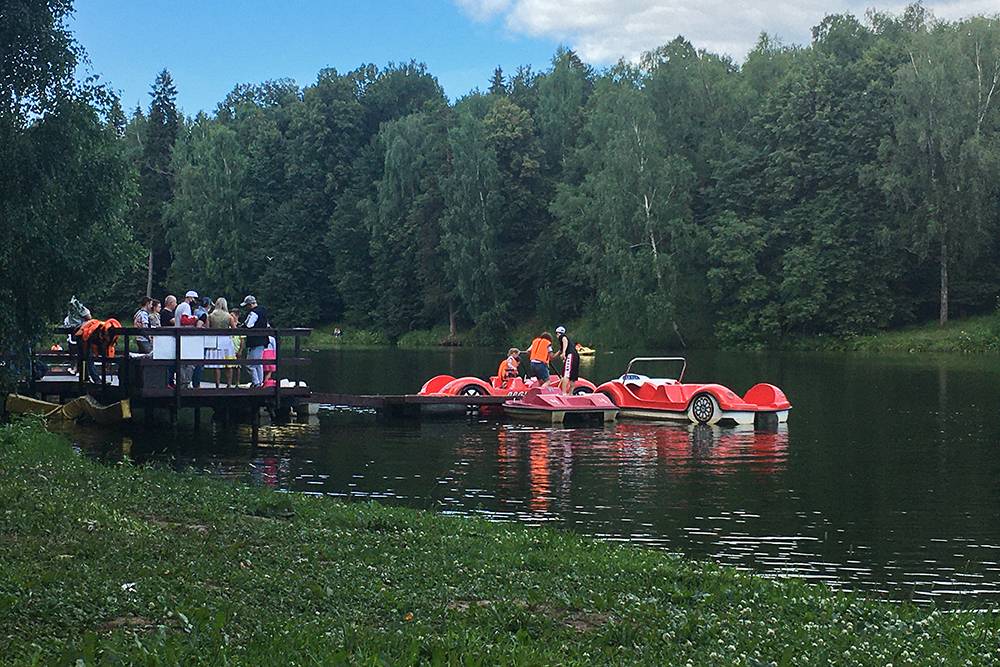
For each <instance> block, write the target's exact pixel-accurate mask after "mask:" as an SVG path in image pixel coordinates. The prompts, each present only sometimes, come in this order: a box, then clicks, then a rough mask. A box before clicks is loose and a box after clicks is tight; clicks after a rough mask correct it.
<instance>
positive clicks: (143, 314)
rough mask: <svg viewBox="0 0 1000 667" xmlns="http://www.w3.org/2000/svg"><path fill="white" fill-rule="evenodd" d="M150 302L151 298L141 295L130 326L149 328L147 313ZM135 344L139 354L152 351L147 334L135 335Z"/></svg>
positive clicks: (151, 344) (149, 308) (151, 343)
mask: <svg viewBox="0 0 1000 667" xmlns="http://www.w3.org/2000/svg"><path fill="white" fill-rule="evenodd" d="M152 304H153V300H152V299H150V298H149V297H148V296H144V297H142V300H141V301H139V310H137V311H135V314H134V315H132V326H134V327H135V328H136V329H148V328H149V313H150V310H151V308H152ZM135 346H136V347H137V348H138V349H139V352H140V353H141V354H149V353H150V352H152V351H153V341H152V339H150V337H149V336H136V337H135Z"/></svg>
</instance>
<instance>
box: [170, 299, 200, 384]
mask: <svg viewBox="0 0 1000 667" xmlns="http://www.w3.org/2000/svg"><path fill="white" fill-rule="evenodd" d="M197 300H198V293H197V292H195V291H194V290H188V291H187V293H186V294H185V295H184V300H183V301H181V302H180V303H179V304H177V310H175V311H174V326H177V327H193V326H195V324H197V322H198V320H196V319H195V318H194V315H193V314H192V311H191V304H193V303H195V302H196V301H197ZM178 343H180V341H179V340H178ZM193 376H194V366H181V369H180V377H179V378H177V381H178V382H180V383H181V384H182V385H183V386H185V387H186V386H187V385H188V384H190V383H191V378H192V377H193Z"/></svg>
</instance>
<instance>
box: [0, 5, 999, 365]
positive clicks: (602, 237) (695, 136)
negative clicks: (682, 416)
mask: <svg viewBox="0 0 1000 667" xmlns="http://www.w3.org/2000/svg"><path fill="white" fill-rule="evenodd" d="M15 5H17V11H11V10H10V9H9V8H8V6H6V5H4V6H3V7H0V18H2V19H4V20H3V21H0V40H2V41H0V48H3V49H5V50H2V51H0V55H3V56H4V58H5V69H4V78H3V81H2V85H3V89H2V91H0V92H2V93H3V101H4V107H3V114H4V116H3V122H4V125H3V132H4V135H3V136H2V137H0V138H2V139H4V142H3V144H2V145H0V151H3V153H2V155H3V157H5V158H6V162H5V164H4V165H3V167H0V169H3V170H5V171H4V172H3V173H4V174H10V175H12V177H11V178H8V179H7V180H6V181H4V182H3V183H0V190H2V192H3V193H4V194H3V196H4V199H3V202H4V206H5V207H6V209H5V211H7V210H9V213H8V214H7V216H6V218H5V219H4V222H7V221H8V220H12V221H17V220H21V221H27V220H29V219H35V218H33V217H32V216H35V217H37V216H38V215H40V213H39V211H46V212H47V213H46V215H47V216H49V217H51V218H52V219H53V220H56V219H65V218H66V216H69V217H71V218H73V217H74V216H79V215H82V213H81V211H91V214H90V218H92V219H91V220H89V221H88V225H91V226H90V227H87V226H84V228H81V229H97V228H98V227H99V226H100V225H105V231H104V233H106V234H108V237H109V238H119V241H118V242H116V243H114V244H112V247H109V248H100V249H87V248H88V245H87V243H89V241H88V240H86V239H85V238H84V237H86V234H87V232H84V231H81V232H80V233H81V234H82V235H83V236H81V237H79V238H76V237H74V241H73V247H74V248H84V249H87V250H86V252H89V253H96V256H99V257H104V258H105V261H113V262H114V263H115V273H116V274H117V275H118V276H119V278H118V279H117V280H119V281H121V280H126V281H131V282H133V283H141V277H137V276H135V275H134V274H131V275H129V272H130V271H135V270H136V267H134V266H133V263H132V262H131V260H130V259H129V257H130V251H129V250H128V249H129V248H132V247H134V246H133V245H132V244H131V243H130V242H129V241H128V239H127V235H126V236H125V237H115V234H119V233H120V232H121V230H120V229H119V228H118V227H116V226H115V225H116V224H118V223H119V222H120V220H121V218H122V216H127V218H128V219H129V220H131V221H132V222H133V227H134V228H135V231H136V235H137V236H138V238H139V239H140V240H141V241H142V243H143V245H144V246H145V247H146V249H147V251H148V250H152V255H151V257H152V259H153V267H154V270H153V277H152V280H153V283H154V287H156V288H159V287H162V286H163V284H164V281H165V279H166V278H167V276H168V275H169V278H170V282H171V284H172V285H174V286H175V289H182V288H186V287H187V286H188V285H190V286H192V287H195V288H196V289H200V290H201V291H205V292H208V293H211V294H213V296H214V295H217V294H224V295H226V296H229V297H230V298H239V296H241V295H242V294H245V293H255V294H256V295H257V296H259V297H261V299H262V300H263V301H264V302H265V303H267V304H268V305H269V306H270V307H271V309H272V312H273V313H274V314H275V316H276V317H275V319H276V321H278V322H284V323H288V324H292V323H322V322H331V321H338V322H339V321H346V322H348V323H349V324H351V325H353V326H358V327H362V326H363V327H373V328H379V329H381V330H383V331H384V332H385V333H387V334H388V335H389V336H390V337H396V336H399V335H402V334H403V333H405V332H406V331H409V330H411V329H414V328H424V327H431V326H436V325H439V324H443V323H444V322H450V323H451V325H452V328H453V330H454V328H455V326H456V325H457V324H458V323H461V324H462V325H465V326H471V327H473V328H475V329H476V331H477V332H479V333H480V334H481V335H480V338H481V339H486V338H499V337H500V336H501V335H502V334H503V332H504V331H506V330H508V329H509V328H510V327H511V326H512V324H513V323H514V322H516V321H521V320H523V319H525V318H532V317H535V318H545V319H546V320H551V319H554V318H559V319H566V318H581V319H584V320H588V321H591V322H593V323H595V324H596V325H597V326H596V327H595V329H603V331H604V332H605V333H606V334H607V336H608V337H609V338H610V337H615V338H616V339H618V340H623V341H624V340H631V341H636V342H643V343H647V344H658V345H676V344H679V343H683V342H684V341H685V340H687V342H694V343H697V344H707V343H712V342H714V341H718V342H721V343H722V344H724V345H738V346H761V345H767V344H781V341H782V340H783V339H786V338H789V337H796V336H803V335H821V334H832V335H851V334H856V333H861V332H865V331H871V330H873V329H878V328H882V327H887V326H892V325H897V324H902V323H907V322H913V321H915V320H918V319H920V318H923V317H927V316H929V315H930V314H931V311H932V309H933V310H935V311H937V313H938V315H939V317H940V318H941V319H942V321H943V320H944V319H945V318H946V317H947V316H948V314H949V312H951V311H954V312H957V313H965V312H979V311H983V310H987V309H990V308H992V307H993V305H994V304H995V301H996V297H997V295H998V293H1000V244H997V243H996V242H995V239H996V237H997V231H998V226H1000V206H998V202H1000V190H998V186H997V185H996V184H997V183H998V182H1000V178H998V176H1000V144H998V138H1000V125H998V124H1000V110H998V109H997V107H998V104H1000V22H998V21H997V20H996V19H988V18H973V19H969V20H965V21H960V22H945V21H936V20H934V19H933V18H932V17H931V16H930V15H929V13H928V12H927V11H926V10H924V9H923V8H922V7H921V6H920V5H914V6H911V7H909V8H907V9H906V10H904V11H903V12H902V13H899V14H887V13H878V12H871V13H869V14H867V15H866V16H865V18H864V20H859V19H858V18H855V17H853V16H850V15H846V14H844V15H831V16H828V17H826V18H825V19H823V20H822V21H821V22H820V23H819V24H818V25H817V26H816V27H815V29H814V30H813V38H812V42H811V43H810V44H809V45H807V46H795V45H790V46H786V45H783V44H781V43H779V42H777V41H776V40H774V39H773V38H771V37H770V36H768V35H766V34H765V35H761V37H760V39H759V40H758V42H757V44H756V46H755V47H754V49H752V50H751V52H750V53H749V54H748V56H747V58H746V59H745V60H744V61H743V63H742V64H741V65H737V64H736V63H734V62H733V61H732V60H730V59H729V58H728V57H724V56H718V55H715V54H712V53H709V52H706V51H703V50H698V49H697V48H695V47H694V46H693V45H692V44H691V43H690V42H688V41H686V40H685V39H683V38H682V37H678V38H677V39H674V40H672V41H670V42H668V43H667V44H664V45H663V46H661V47H659V48H656V49H653V50H652V51H650V52H649V53H647V54H644V55H643V56H642V57H641V58H640V59H639V61H638V63H637V64H634V65H629V64H626V63H620V64H618V65H616V66H614V67H611V68H608V69H606V70H603V71H597V70H595V69H593V68H591V67H590V66H588V65H586V64H585V63H583V62H582V61H581V60H580V59H579V57H578V56H577V55H576V54H575V53H573V52H572V51H569V50H566V49H559V50H558V51H557V52H556V54H555V56H554V57H553V59H552V62H551V65H550V67H549V68H548V69H547V70H545V71H542V72H534V71H532V69H531V68H530V67H527V66H522V67H519V68H518V69H517V70H516V71H515V72H514V73H513V75H506V74H505V73H504V72H503V71H502V70H501V69H500V68H497V70H496V71H495V72H494V73H493V77H492V79H491V81H490V84H489V87H488V90H487V92H486V93H479V92H478V91H477V92H474V93H472V94H470V95H468V96H466V97H464V98H461V99H460V100H459V101H458V102H455V103H449V101H448V100H447V98H446V97H445V95H444V93H443V91H442V90H441V87H440V85H439V84H438V82H437V81H436V80H435V79H434V77H433V76H432V75H431V74H430V73H429V72H428V71H427V69H426V67H424V66H423V65H421V64H418V63H415V62H407V63H401V64H390V65H388V66H387V67H384V68H381V67H376V66H375V65H372V64H365V65H362V66H360V67H358V68H357V69H355V70H353V71H351V72H347V73H340V72H337V71H335V70H324V71H322V72H320V74H319V76H318V77H317V80H316V81H315V82H314V83H312V84H310V85H308V86H306V87H304V88H300V87H299V86H297V85H295V84H294V83H293V82H291V81H287V80H279V81H273V82H266V83H263V84H259V85H241V86H237V87H236V88H235V89H234V90H233V91H232V92H231V93H230V94H229V95H228V96H227V97H226V99H225V100H223V101H222V102H221V103H220V104H219V106H218V108H217V109H216V110H215V113H214V114H213V115H199V116H198V117H197V118H195V119H193V120H186V119H184V118H182V117H181V116H180V115H179V114H178V112H177V110H176V105H175V102H174V99H175V97H176V90H175V88H174V86H173V83H172V81H171V79H170V77H169V74H168V73H167V72H162V73H161V74H160V76H159V77H158V78H157V81H156V83H155V84H154V90H153V100H152V103H151V104H150V107H149V110H148V112H146V113H144V112H143V110H142V109H137V110H136V112H135V113H133V114H132V115H131V116H130V117H129V118H128V119H126V118H125V117H124V114H123V113H122V111H121V107H120V105H119V104H118V102H117V100H116V99H114V96H110V95H107V93H106V92H105V91H103V90H102V89H100V88H98V87H96V86H94V85H93V84H92V83H91V82H82V83H79V82H76V81H75V80H74V79H72V77H70V76H68V74H67V72H71V71H72V69H73V67H75V63H76V61H77V58H78V55H77V49H76V47H75V45H73V43H72V39H71V37H70V36H69V34H68V32H66V30H65V26H64V24H63V18H64V17H65V15H66V13H67V12H68V11H69V7H70V5H69V3H68V2H58V1H55V0H53V1H52V2H40V1H36V2H27V0H22V1H20V2H16V3H15ZM29 34H32V35H34V37H33V38H32V39H30V40H26V39H25V38H24V36H25V35H29ZM18 40H20V43H18ZM15 44H16V46H11V45H15ZM56 112H58V113H56ZM53 114H55V115H53ZM59 114H64V115H62V116H59ZM60 123H62V124H63V125H60ZM57 126H58V127H60V128H63V127H64V126H65V127H68V128H69V129H64V130H60V131H62V132H63V133H64V135H65V136H61V137H59V140H58V141H56V140H55V139H52V138H51V137H52V131H50V130H49V129H47V128H55V127H57ZM39 142H54V143H51V144H50V143H45V144H44V145H42V143H39ZM60 142H62V143H60ZM67 142H69V143H67ZM72 142H78V143H75V144H74V143H72ZM107 142H110V143H111V148H109V147H108V146H107V145H106V144H107ZM51 145H59V146H62V148H63V149H64V150H65V151H66V153H65V154H66V155H71V156H78V157H79V159H78V160H76V161H75V162H73V163H72V164H69V165H63V164H60V165H59V167H58V169H59V170H62V171H59V178H65V179H67V181H68V183H69V185H68V186H67V187H66V188H64V189H62V190H60V191H58V192H54V193H53V192H45V193H44V194H43V195H38V196H40V197H41V199H40V200H35V199H33V197H35V196H36V195H34V194H31V192H28V190H30V189H31V188H41V189H40V190H39V192H42V191H43V190H44V187H46V186H44V184H45V183H54V182H56V181H55V180H51V179H53V178H55V174H56V171H57V170H55V168H54V167H52V166H51V165H46V164H45V163H44V162H39V161H38V160H40V159H41V158H37V156H38V155H49V153H48V152H46V151H48V150H49V149H50V147H51ZM74 151H76V152H74ZM33 155H34V156H36V157H31V156H33ZM102 160H103V161H105V162H106V163H107V164H106V165H105V162H102ZM116 160H117V161H116ZM81 165H89V166H90V167H93V166H94V165H102V166H99V167H98V168H99V169H104V171H105V173H107V174H109V175H110V177H109V179H108V180H107V181H105V182H102V183H100V184H99V185H100V187H97V186H91V187H90V190H91V191H92V192H93V193H94V198H91V199H90V200H88V203H87V206H91V207H92V208H89V209H88V208H87V206H83V205H79V206H77V205H76V204H75V203H73V201H72V197H74V196H83V193H84V192H85V189H83V188H79V187H77V186H78V185H79V183H81V182H83V183H86V182H88V181H87V179H88V178H91V177H92V176H93V174H95V173H100V172H89V171H86V169H85V168H84V166H81ZM90 167H87V168H90ZM46 169H47V171H46ZM15 170H17V171H15ZM132 174H135V175H136V176H137V178H138V182H139V185H140V187H139V189H138V190H137V191H135V190H131V189H130V183H131V181H132ZM102 187H103V188H104V189H103V190H102V189H101V188H102ZM32 192H33V191H32ZM74 193H75V194H74ZM31 201H42V202H44V206H42V205H36V207H35V208H34V209H29V208H28V204H26V203H25V202H31ZM12 202H17V204H16V205H15V204H14V203H12ZM98 204H100V209H99V214H98V213H95V211H98V209H97V208H93V207H97V206H98ZM72 206H75V207H76V208H72ZM60 207H63V208H60ZM19 216H20V217H19ZM60 216H62V218H60ZM102 216H103V217H102ZM74 219H76V218H74ZM53 224H54V223H53ZM8 226H9V225H8ZM16 229H18V230H20V227H16ZM42 229H49V230H50V231H51V229H50V228H46V227H42ZM3 233H4V234H7V237H5V238H9V239H14V240H13V241H11V242H10V243H8V246H9V247H5V248H4V249H3V250H0V252H6V253H7V255H4V257H8V256H10V257H13V255H10V253H11V252H15V253H22V254H23V253H25V252H27V251H26V250H25V248H27V247H30V244H29V245H25V244H26V243H28V242H27V241H25V239H26V238H28V236H30V234H28V232H24V231H17V234H20V235H21V236H19V237H17V238H15V236H16V235H15V236H12V234H14V232H11V231H10V230H9V229H4V230H3ZM31 238H35V237H31ZM36 240H37V239H36ZM10 248H13V249H14V250H11V249H10ZM101 253H104V254H103V255H102V254H101ZM108 253H119V254H118V255H114V257H112V255H111V254H108ZM56 256H57V257H58V254H57V255H56ZM109 258H110V259H109ZM22 259H23V258H22V257H21V256H20V255H18V256H17V257H16V259H11V260H10V261H11V263H12V265H13V264H15V263H16V261H20V260H22ZM20 270H22V271H23V270H24V267H21V269H20ZM168 271H169V273H168ZM102 290H103V294H98V293H94V298H100V299H103V300H104V302H105V303H111V302H110V301H108V300H107V297H108V296H109V295H110V294H112V293H115V292H117V293H119V294H120V295H126V294H127V295H129V297H128V298H129V299H132V298H134V296H135V293H136V292H137V291H138V289H137V288H136V287H135V285H131V286H129V285H125V284H124V283H123V284H122V285H121V286H120V287H119V286H117V285H115V286H112V287H110V288H108V287H107V286H103V287H102ZM154 291H157V290H154ZM158 293H159V292H158ZM43 310H44V308H43ZM10 326H12V325H10ZM19 326H20V325H19ZM713 338H714V341H713Z"/></svg>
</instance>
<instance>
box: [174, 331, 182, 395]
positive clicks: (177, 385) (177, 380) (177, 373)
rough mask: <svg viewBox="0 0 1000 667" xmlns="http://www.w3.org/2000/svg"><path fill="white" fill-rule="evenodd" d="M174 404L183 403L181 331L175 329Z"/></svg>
mask: <svg viewBox="0 0 1000 667" xmlns="http://www.w3.org/2000/svg"><path fill="white" fill-rule="evenodd" d="M173 333H174V406H175V409H176V408H177V407H180V404H181V332H180V329H174V332H173Z"/></svg>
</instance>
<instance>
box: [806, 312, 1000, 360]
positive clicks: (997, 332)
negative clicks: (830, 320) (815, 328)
mask: <svg viewBox="0 0 1000 667" xmlns="http://www.w3.org/2000/svg"><path fill="white" fill-rule="evenodd" d="M791 347H793V348H794V349H798V350H829V351H844V352H961V353H966V354H971V353H983V352H1000V313H996V314H992V315H979V316H976V317H966V318H962V319H960V320H952V321H951V322H949V323H948V324H946V325H944V326H941V325H939V324H938V323H937V322H933V323H929V324H922V325H919V326H912V327H904V328H902V329H894V330H892V331H883V332H879V333H875V334H869V335H866V336H852V337H848V338H829V337H826V338H825V337H815V338H808V339H802V340H799V341H796V342H795V343H794V344H793V345H792V346H791Z"/></svg>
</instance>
